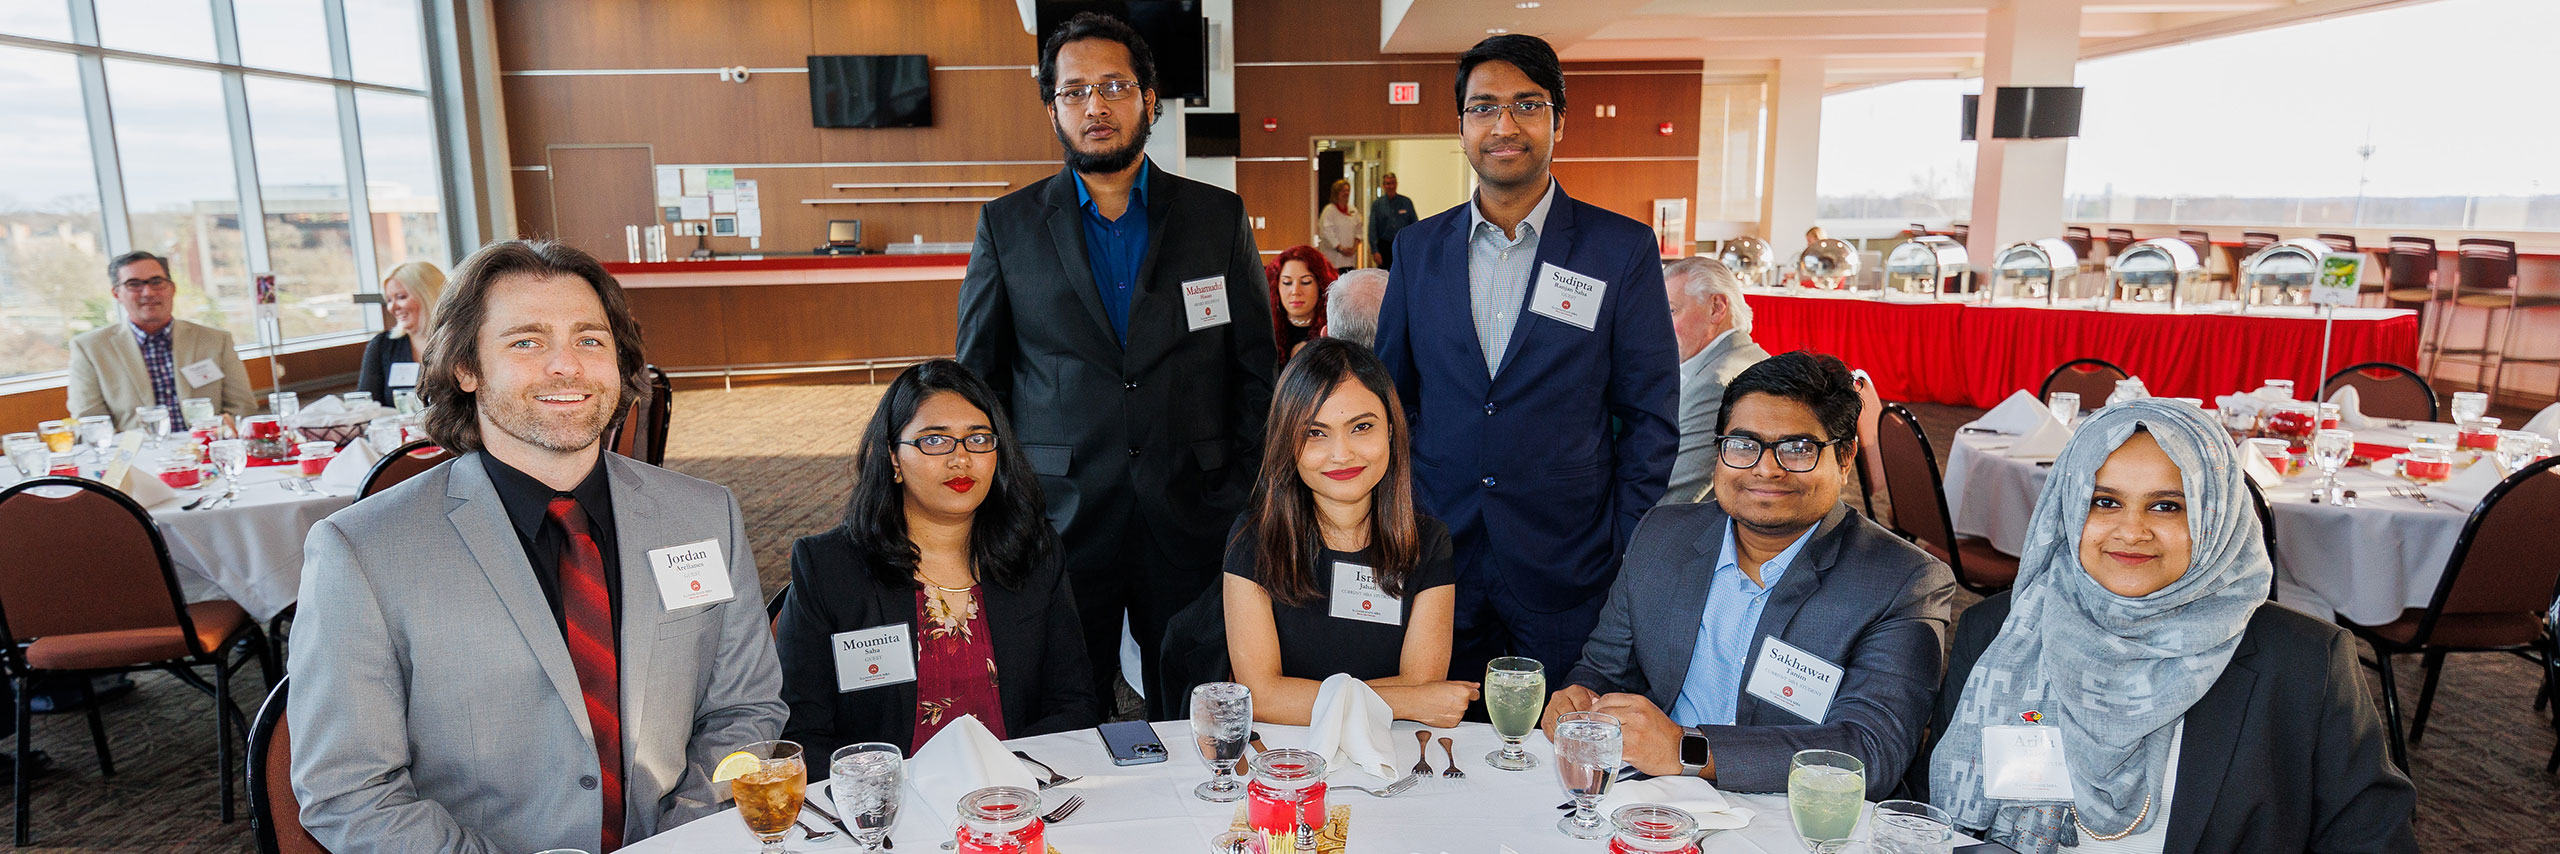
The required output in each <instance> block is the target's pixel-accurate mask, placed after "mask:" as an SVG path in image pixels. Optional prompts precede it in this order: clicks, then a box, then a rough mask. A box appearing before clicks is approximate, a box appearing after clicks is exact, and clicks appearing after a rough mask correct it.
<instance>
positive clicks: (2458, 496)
mask: <svg viewBox="0 0 2560 854" xmlns="http://www.w3.org/2000/svg"><path fill="white" fill-rule="evenodd" d="M2505 479H2506V473H2505V472H2502V471H2500V470H2499V469H2498V463H2497V461H2496V460H2494V459H2492V458H2490V457H2482V458H2480V461H2479V462H2476V463H2472V464H2471V465H2470V466H2469V467H2467V468H2464V469H2463V470H2461V471H2458V472H2455V473H2454V475H2453V478H2452V479H2451V480H2447V481H2445V482H2443V483H2439V484H2436V485H2434V486H2430V487H2427V497H2428V498H2433V499H2435V500H2437V501H2442V502H2444V503H2445V505H2446V506H2448V507H2452V508H2454V509H2456V510H2470V509H2471V508H2473V507H2477V506H2479V505H2480V499H2483V498H2487V497H2489V490H2490V489H2492V488H2494V487H2496V486H2497V485H2498V481H2501V480H2505Z"/></svg>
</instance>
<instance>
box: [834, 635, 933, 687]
mask: <svg viewBox="0 0 2560 854" xmlns="http://www.w3.org/2000/svg"><path fill="white" fill-rule="evenodd" d="M829 640H830V642H831V643H832V644H833V645H834V646H835V653H836V693H838V694H843V693H847V692H852V691H860V690H862V689H864V688H878V687H880V686H882V685H896V684H898V683H900V682H913V681H916V647H915V639H914V637H913V636H911V635H909V634H908V633H907V624H905V623H891V624H889V625H885V626H879V627H876V628H869V629H856V630H853V631H850V632H837V633H835V635H833V636H832V637H830V638H829Z"/></svg>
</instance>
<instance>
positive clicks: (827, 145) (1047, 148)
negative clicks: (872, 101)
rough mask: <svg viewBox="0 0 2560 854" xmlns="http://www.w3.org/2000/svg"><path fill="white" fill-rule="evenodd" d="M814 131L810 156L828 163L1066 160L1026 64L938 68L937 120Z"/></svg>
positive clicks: (804, 118) (804, 114)
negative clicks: (1023, 67)
mask: <svg viewBox="0 0 2560 854" xmlns="http://www.w3.org/2000/svg"><path fill="white" fill-rule="evenodd" d="M936 62H937V63H939V60H937V61H936ZM804 101H805V97H804ZM808 112H809V111H808V107H807V105H806V104H805V103H804V104H803V105H802V107H801V111H800V113H801V115H800V125H801V127H808V126H809V115H808ZM809 133H811V134H813V135H814V137H815V138H816V139H817V140H818V143H819V148H818V156H816V157H813V158H810V159H813V160H824V161H826V162H829V163H844V162H877V161H917V160H923V161H950V160H1040V161H1048V162H1057V161H1058V160H1059V159H1060V156H1059V154H1058V136H1057V131H1056V130H1055V129H1054V128H1052V127H1051V126H1050V124H1049V119H1048V118H1047V114H1046V112H1045V108H1044V107H1042V106H1041V104H1040V94H1039V90H1038V89H1037V88H1036V87H1034V86H1033V85H1032V82H1031V76H1030V73H1029V72H1026V71H1020V70H989V71H936V72H934V73H933V126H932V127H927V128H812V129H811V130H810V131H809Z"/></svg>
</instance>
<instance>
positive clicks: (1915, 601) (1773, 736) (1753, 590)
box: [1547, 352, 1955, 798]
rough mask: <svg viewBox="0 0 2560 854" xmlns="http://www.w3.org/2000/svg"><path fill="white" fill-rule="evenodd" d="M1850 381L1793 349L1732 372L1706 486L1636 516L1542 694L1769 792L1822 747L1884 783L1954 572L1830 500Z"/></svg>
mask: <svg viewBox="0 0 2560 854" xmlns="http://www.w3.org/2000/svg"><path fill="white" fill-rule="evenodd" d="M1857 417H1858V395H1857V391H1856V390H1855V388H1854V387H1853V386H1851V385H1850V377H1849V369H1848V368H1847V367H1846V366H1844V365H1842V364H1840V360H1838V359H1834V358H1831V357H1829V356H1819V355H1814V354H1812V353H1806V352H1795V353H1788V354H1785V355H1782V356H1777V357H1775V358H1771V359H1768V360H1766V361H1763V362H1761V363H1760V364H1757V365H1754V366H1752V367H1751V368H1750V369H1748V370H1745V371H1743V372H1742V374H1741V375H1740V376H1738V377H1735V378H1734V381H1733V384H1732V385H1730V386H1727V387H1726V389H1725V396H1724V415H1723V423H1722V424H1721V425H1720V426H1721V429H1720V430H1719V432H1720V433H1721V434H1722V436H1721V439H1720V441H1719V442H1718V443H1717V446H1716V447H1717V450H1718V459H1719V460H1720V461H1721V462H1722V464H1721V465H1719V466H1717V467H1716V471H1715V496H1716V500H1714V501H1709V502H1706V503H1700V504H1678V505H1670V506H1664V507H1656V508H1654V510H1653V512H1651V513H1650V514H1647V515H1646V516H1645V519H1644V522H1643V524H1641V525H1640V526H1638V527H1637V528H1636V532H1635V537H1634V539H1633V541H1632V542H1630V543H1629V544H1628V546H1627V560H1626V566H1625V568H1624V569H1622V570H1620V573H1619V575H1618V580H1617V583H1616V584H1615V585H1614V586H1612V587H1611V588H1610V590H1609V600H1608V605H1607V607H1606V608H1605V609H1603V610H1602V611H1601V613H1600V626H1599V628H1598V629H1597V630H1595V631H1593V632H1592V635H1591V640H1590V642H1589V643H1587V644H1586V645H1584V646H1583V648H1582V659H1581V661H1580V662H1578V663H1576V664H1575V665H1574V667H1573V670H1572V672H1571V673H1569V674H1568V675H1567V676H1566V677H1565V680H1564V681H1565V683H1566V687H1565V688H1564V689H1563V690H1561V691H1557V692H1556V694H1555V696H1554V697H1553V698H1552V699H1550V700H1549V701H1548V703H1547V715H1548V717H1547V721H1548V726H1549V727H1550V729H1549V732H1550V733H1552V732H1553V729H1552V727H1553V726H1554V720H1555V716H1556V715H1557V714H1560V713H1562V712H1569V711H1579V710H1583V709H1592V710H1596V711H1600V712H1606V713H1608V714H1611V715H1614V716H1616V717H1617V718H1618V720H1619V721H1620V722H1621V726H1622V731H1623V732H1624V733H1625V736H1626V759H1627V762H1628V764H1631V765H1634V766H1635V767H1636V769H1637V770H1640V771H1643V772H1645V773H1648V774H1655V775H1670V774H1689V775H1696V776H1702V777H1706V778H1708V779H1712V780H1715V781H1716V784H1717V785H1718V786H1719V787H1721V788H1724V789H1727V790H1731V791H1742V792H1778V791H1784V790H1785V788H1786V780H1787V771H1788V758H1789V757H1791V756H1793V755H1794V754H1795V752H1796V751H1798V750H1804V749H1807V748H1824V749H1829V750H1837V751H1840V752H1843V753H1847V754H1849V755H1851V756H1855V757H1858V759H1859V760H1860V761H1862V762H1864V763H1866V767H1867V774H1866V777H1867V795H1868V797H1869V798H1877V797H1882V796H1884V794H1885V793H1887V792H1890V791H1892V789H1893V787H1894V786H1895V785H1896V783H1897V781H1898V780H1899V779H1900V777H1901V775H1902V772H1903V769H1904V768H1905V767H1906V766H1908V765H1909V764H1910V763H1911V760H1912V757H1913V756H1914V755H1915V751H1916V750H1917V749H1918V746H1919V744H1920V735H1921V730H1922V729H1923V727H1925V726H1926V724H1927V723H1928V719H1929V713H1930V710H1931V703H1932V702H1934V700H1935V698H1936V696H1937V688H1938V685H1937V678H1938V671H1939V667H1940V663H1941V658H1942V655H1943V653H1942V650H1943V649H1944V647H1943V643H1944V638H1945V636H1946V628H1947V600H1948V598H1949V597H1950V596H1951V595H1953V592H1954V589H1955V579H1954V577H1953V576H1952V575H1950V574H1949V573H1948V572H1947V567H1946V565H1945V564H1943V563H1939V562H1938V560H1937V559H1936V558H1932V557H1930V556H1929V554H1928V553H1927V552H1924V551H1921V550H1920V549H1919V548H1918V547H1916V546H1913V545H1911V544H1910V543H1906V542H1903V541H1902V540H1901V539H1900V538H1897V537H1895V536H1894V535H1893V534H1892V533H1890V532H1887V531H1886V530H1885V529H1884V528H1882V527H1880V526H1878V525H1876V524H1875V523H1874V522H1871V521H1868V520H1866V519H1865V518H1862V517H1860V516H1859V515H1858V514H1857V513H1856V512H1855V511H1852V510H1850V509H1849V507H1848V505H1845V504H1841V503H1840V486H1841V482H1842V481H1843V480H1845V479H1846V478H1847V470H1848V467H1849V464H1850V463H1849V461H1850V460H1851V459H1853V458H1854V457H1855V454H1856V450H1857V434H1856V432H1855V431H1856V429H1857Z"/></svg>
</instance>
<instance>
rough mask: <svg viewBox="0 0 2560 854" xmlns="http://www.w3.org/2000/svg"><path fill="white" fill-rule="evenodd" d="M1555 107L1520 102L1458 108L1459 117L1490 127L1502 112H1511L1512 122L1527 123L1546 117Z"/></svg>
mask: <svg viewBox="0 0 2560 854" xmlns="http://www.w3.org/2000/svg"><path fill="white" fill-rule="evenodd" d="M1553 106H1555V104H1552V103H1549V102H1546V101H1518V102H1514V103H1509V104H1468V105H1466V106H1464V107H1459V108H1458V115H1461V116H1465V117H1466V118H1467V121H1471V122H1475V123H1476V124H1480V125H1489V124H1493V123H1494V121H1495V117H1496V116H1500V115H1502V111H1504V110H1510V111H1511V120H1512V121H1517V122H1526V121H1528V120H1530V119H1534V118H1537V117H1539V116H1542V115H1545V114H1546V112H1547V108H1548V107H1553Z"/></svg>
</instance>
